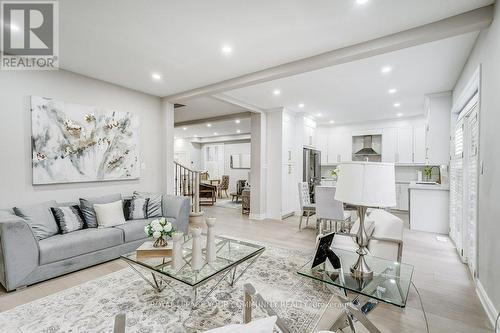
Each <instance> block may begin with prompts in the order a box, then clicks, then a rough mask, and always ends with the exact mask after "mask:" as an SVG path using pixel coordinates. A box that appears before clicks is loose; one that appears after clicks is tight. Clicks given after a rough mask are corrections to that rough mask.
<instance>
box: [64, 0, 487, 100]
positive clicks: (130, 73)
mask: <svg viewBox="0 0 500 333" xmlns="http://www.w3.org/2000/svg"><path fill="white" fill-rule="evenodd" d="M493 2H494V0H440V1H436V0H418V1H415V0H384V1H378V0H369V2H368V3H367V4H365V5H362V6H360V5H356V2H355V0H316V1H303V0H275V1H268V0H253V1H248V0H219V1H196V0H184V1H165V0H148V1H137V0H85V1H83V0H64V1H60V2H59V8H60V63H61V67H62V68H64V69H67V70H70V71H73V72H76V73H80V74H83V75H87V76H90V77H94V78H97V79H101V80H104V81H108V82H112V83H115V84H118V85H121V86H125V87H129V88H132V89H136V90H139V91H143V92H147V93H150V94H153V95H157V96H166V95H170V94H173V93H177V92H181V91H185V90H188V89H192V88H196V87H200V86H204V85H207V84H210V83H215V82H218V81H221V80H224V79H229V78H233V77H236V76H239V75H242V74H246V73H251V72H255V71H257V70H261V69H264V68H268V67H272V66H276V65H279V64H283V63H286V62H289V61H293V60H297V59H301V58H304V57H308V56H311V55H315V54H318V53H322V52H326V51H330V50H333V49H336V48H339V47H343V46H347V45H351V44H355V43H358V42H362V41H366V40H371V39H373V38H377V37H381V36H384V35H387V34H391V33H395V32H398V31H401V30H405V29H408V28H412V27H416V26H419V25H423V24H427V23H430V22H434V21H437V20H440V19H443V18H446V17H449V16H452V15H456V14H459V13H463V12H466V11H469V10H472V9H475V8H479V7H482V6H485V5H489V4H491V3H493ZM224 44H228V45H230V46H232V48H233V50H234V51H233V54H232V55H231V56H229V57H227V56H223V55H222V54H221V46H222V45H224ZM153 72H158V73H161V75H162V80H161V81H159V82H154V81H153V80H152V79H151V74H152V73H153Z"/></svg>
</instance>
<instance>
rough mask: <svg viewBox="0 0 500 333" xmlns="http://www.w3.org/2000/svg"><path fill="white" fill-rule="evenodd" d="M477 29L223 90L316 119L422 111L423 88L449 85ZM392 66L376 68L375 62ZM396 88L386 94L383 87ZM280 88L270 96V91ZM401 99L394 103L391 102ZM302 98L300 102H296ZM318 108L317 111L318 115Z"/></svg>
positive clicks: (341, 120) (425, 90)
mask: <svg viewBox="0 0 500 333" xmlns="http://www.w3.org/2000/svg"><path fill="white" fill-rule="evenodd" d="M477 35H478V33H469V34H466V35H461V36H457V37H453V38H448V39H444V40H440V41H436V42H432V43H427V44H422V45H419V46H415V47H411V48H407V49H403V50H399V51H395V52H391V53H386V54H383V55H379V56H375V57H371V58H367V59H363V60H360V61H355V62H351V63H346V64H342V65H337V66H333V67H329V68H324V69H321V70H317V71H313V72H308V73H304V74H300V75H295V76H291V77H287V78H283V79H279V80H275V81H270V82H265V83H261V84H258V85H254V86H251V87H246V88H241V89H237V90H233V91H230V92H226V93H225V94H226V95H229V96H231V97H234V98H236V99H238V100H241V101H244V102H246V103H249V104H252V105H255V106H257V107H260V108H262V109H272V108H278V107H287V108H289V109H290V110H293V111H296V112H305V113H309V114H311V115H313V116H315V118H316V120H317V121H318V123H328V122H329V121H330V120H334V121H335V122H336V123H347V122H358V121H370V120H379V119H389V118H395V117H396V114H397V113H403V115H404V116H414V115H418V114H422V113H423V112H424V96H425V94H429V93H435V92H443V91H449V90H452V89H453V87H454V85H455V82H456V80H457V78H458V76H459V74H460V72H461V70H462V68H463V66H464V64H465V62H466V60H467V58H468V56H469V54H470V51H471V49H472V47H473V45H474V42H475V40H476V38H477ZM388 65H389V66H391V67H392V68H393V70H392V72H390V73H388V74H382V73H381V68H382V67H384V66H388ZM391 88H396V89H397V92H396V93H394V94H389V93H388V90H389V89H391ZM275 89H279V90H280V91H281V94H280V95H279V96H275V95H274V94H273V91H274V90H275ZM396 102H398V103H401V106H400V107H399V108H395V107H394V106H393V104H394V103H396ZM300 103H304V104H305V107H303V108H299V107H298V105H299V104H300ZM318 113H321V114H322V116H321V117H318V116H317V115H318Z"/></svg>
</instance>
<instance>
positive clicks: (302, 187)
mask: <svg viewBox="0 0 500 333" xmlns="http://www.w3.org/2000/svg"><path fill="white" fill-rule="evenodd" d="M299 202H300V211H301V213H300V222H299V230H300V229H301V228H302V220H303V218H304V215H305V216H306V227H307V225H308V224H309V217H310V216H312V215H314V214H315V213H316V206H315V205H314V204H313V203H311V196H310V194H309V184H308V183H307V182H300V183H299Z"/></svg>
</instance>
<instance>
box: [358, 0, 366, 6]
mask: <svg viewBox="0 0 500 333" xmlns="http://www.w3.org/2000/svg"><path fill="white" fill-rule="evenodd" d="M367 2H368V0H356V3H357V4H358V5H364V4H365V3H367Z"/></svg>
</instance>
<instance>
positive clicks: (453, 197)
mask: <svg viewBox="0 0 500 333" xmlns="http://www.w3.org/2000/svg"><path fill="white" fill-rule="evenodd" d="M452 139H453V151H452V154H451V160H450V238H451V239H452V240H453V242H454V243H455V246H456V248H457V250H458V253H459V255H460V256H461V258H462V260H463V261H465V259H464V251H463V238H464V233H463V203H464V197H463V181H464V179H463V173H464V170H463V160H464V149H463V147H464V146H463V145H464V119H463V118H462V119H460V120H459V121H457V124H456V125H455V131H454V135H453V138H452Z"/></svg>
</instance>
